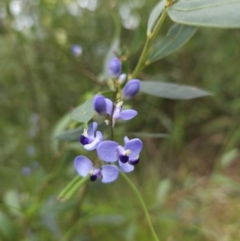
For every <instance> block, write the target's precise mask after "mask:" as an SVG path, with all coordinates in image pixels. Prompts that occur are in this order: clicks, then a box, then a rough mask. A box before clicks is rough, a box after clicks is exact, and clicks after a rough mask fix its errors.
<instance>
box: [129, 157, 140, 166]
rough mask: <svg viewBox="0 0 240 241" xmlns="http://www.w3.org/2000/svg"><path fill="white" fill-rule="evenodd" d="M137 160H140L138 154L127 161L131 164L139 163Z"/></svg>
mask: <svg viewBox="0 0 240 241" xmlns="http://www.w3.org/2000/svg"><path fill="white" fill-rule="evenodd" d="M139 161H140V158H139V156H137V157H136V158H134V159H132V160H129V161H128V163H129V164H131V165H137V164H138V163H139Z"/></svg>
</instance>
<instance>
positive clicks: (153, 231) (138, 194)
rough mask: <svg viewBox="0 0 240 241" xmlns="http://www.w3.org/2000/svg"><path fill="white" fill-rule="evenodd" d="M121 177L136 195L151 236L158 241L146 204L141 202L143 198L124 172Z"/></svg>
mask: <svg viewBox="0 0 240 241" xmlns="http://www.w3.org/2000/svg"><path fill="white" fill-rule="evenodd" d="M121 175H122V177H123V178H124V179H125V180H126V181H127V182H128V184H129V185H130V186H131V188H132V189H133V191H134V192H135V194H136V195H137V197H138V199H139V201H140V203H141V205H142V208H143V210H144V213H145V215H146V218H147V221H148V225H149V227H150V229H151V232H152V235H153V237H154V239H155V241H159V239H158V237H157V234H156V232H155V230H154V227H153V225H152V221H151V218H150V215H149V213H148V210H147V207H146V204H145V202H144V201H143V198H142V196H141V194H140V192H139V191H138V189H137V188H136V186H135V185H134V184H133V182H132V181H131V180H130V179H129V178H128V176H127V175H126V174H125V173H124V172H121Z"/></svg>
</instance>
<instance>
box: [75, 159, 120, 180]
mask: <svg viewBox="0 0 240 241" xmlns="http://www.w3.org/2000/svg"><path fill="white" fill-rule="evenodd" d="M74 167H75V169H76V171H77V172H78V174H79V175H80V176H82V177H85V176H87V175H90V180H91V181H95V180H96V179H102V180H101V181H102V182H103V183H109V182H113V181H115V180H116V179H117V178H118V174H119V170H118V168H117V167H116V166H113V165H103V166H101V167H100V168H94V167H93V163H92V162H91V161H90V160H89V159H88V158H87V157H85V156H77V157H76V158H75V160H74Z"/></svg>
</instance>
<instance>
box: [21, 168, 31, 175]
mask: <svg viewBox="0 0 240 241" xmlns="http://www.w3.org/2000/svg"><path fill="white" fill-rule="evenodd" d="M21 172H22V175H23V176H29V175H30V174H31V172H32V170H31V168H30V167H22V169H21Z"/></svg>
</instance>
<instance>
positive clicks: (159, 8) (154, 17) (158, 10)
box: [147, 0, 165, 34]
mask: <svg viewBox="0 0 240 241" xmlns="http://www.w3.org/2000/svg"><path fill="white" fill-rule="evenodd" d="M164 6H165V0H161V1H160V2H159V3H158V4H157V5H156V6H155V7H154V8H153V10H152V12H151V13H150V16H149V19H148V25H147V34H150V33H151V32H152V30H153V27H154V25H155V23H156V21H157V19H158V18H159V16H160V15H161V13H162V11H163V9H164Z"/></svg>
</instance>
